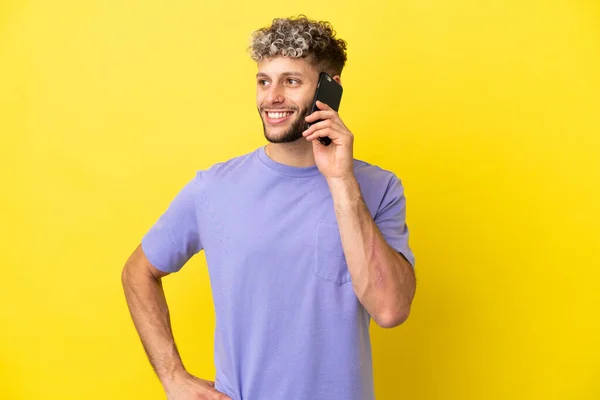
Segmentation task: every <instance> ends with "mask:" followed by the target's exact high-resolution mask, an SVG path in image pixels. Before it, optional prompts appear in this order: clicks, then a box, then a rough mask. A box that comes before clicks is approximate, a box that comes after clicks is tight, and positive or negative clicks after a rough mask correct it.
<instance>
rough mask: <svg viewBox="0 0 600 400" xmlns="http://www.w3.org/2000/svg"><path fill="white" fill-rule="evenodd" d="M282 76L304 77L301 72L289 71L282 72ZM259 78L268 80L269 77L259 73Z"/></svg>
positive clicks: (257, 75)
mask: <svg viewBox="0 0 600 400" xmlns="http://www.w3.org/2000/svg"><path fill="white" fill-rule="evenodd" d="M281 76H304V75H303V74H302V73H301V72H298V71H287V72H282V73H281ZM256 77H257V78H262V77H264V78H268V77H269V75H267V74H265V73H264V72H259V73H258V74H256Z"/></svg>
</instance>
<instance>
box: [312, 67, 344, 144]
mask: <svg viewBox="0 0 600 400" xmlns="http://www.w3.org/2000/svg"><path fill="white" fill-rule="evenodd" d="M342 92H343V89H342V85H340V84H339V83H337V82H336V81H335V80H334V79H333V78H332V77H330V76H329V75H328V74H327V73H325V72H321V73H320V74H319V82H318V83H317V90H316V91H315V98H314V99H313V102H312V109H311V111H310V113H311V114H312V113H313V112H315V111H319V107H317V100H319V101H320V102H322V103H325V104H327V105H328V106H329V107H331V108H333V109H334V110H335V111H338V110H339V108H340V101H341V100H342ZM309 115H310V114H309ZM319 121H321V120H318V121H315V122H312V123H310V124H309V126H312V125H313V124H316V123H317V122H319ZM319 142H321V143H322V144H323V145H325V146H328V145H330V144H331V139H330V138H328V137H320V138H319Z"/></svg>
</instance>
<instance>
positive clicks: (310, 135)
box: [302, 101, 354, 180]
mask: <svg viewBox="0 0 600 400" xmlns="http://www.w3.org/2000/svg"><path fill="white" fill-rule="evenodd" d="M317 107H318V108H319V111H315V112H314V113H312V114H310V115H309V116H307V117H306V122H310V123H312V122H314V121H318V120H321V121H320V122H317V123H316V124H314V125H312V126H311V127H310V128H308V129H307V130H305V131H304V132H303V133H302V135H303V136H304V137H305V138H306V140H309V141H312V142H313V153H314V157H315V163H316V164H317V167H318V168H319V171H321V173H322V174H323V176H325V178H326V179H328V180H329V179H336V180H337V179H347V178H351V177H353V176H354V155H353V145H354V135H353V134H352V132H350V131H349V130H348V128H346V125H344V123H343V122H342V120H341V119H340V116H339V115H338V113H337V111H335V110H334V109H332V108H331V107H329V106H328V105H327V104H325V103H322V102H320V101H317ZM325 136H328V137H329V138H330V139H331V143H330V144H329V145H328V146H325V145H323V144H322V143H321V142H319V141H318V140H317V139H318V138H319V137H325Z"/></svg>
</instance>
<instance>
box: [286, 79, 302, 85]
mask: <svg viewBox="0 0 600 400" xmlns="http://www.w3.org/2000/svg"><path fill="white" fill-rule="evenodd" d="M287 81H288V83H290V84H292V85H297V84H299V83H300V81H299V80H298V79H294V78H288V80H287Z"/></svg>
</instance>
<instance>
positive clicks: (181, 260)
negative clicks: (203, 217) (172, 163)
mask: <svg viewBox="0 0 600 400" xmlns="http://www.w3.org/2000/svg"><path fill="white" fill-rule="evenodd" d="M197 190H198V188H197V180H196V177H195V178H194V179H192V180H191V181H189V182H188V183H187V184H186V185H185V186H184V187H183V188H182V189H181V190H180V191H179V193H177V195H176V196H175V198H174V199H173V200H172V201H171V203H170V204H169V206H168V207H167V209H166V210H165V211H164V212H163V214H162V215H161V216H160V217H159V218H158V220H157V221H156V222H155V223H154V225H152V226H151V227H150V229H149V230H148V232H146V234H145V235H144V236H143V237H142V249H143V250H144V253H145V254H146V257H147V258H148V260H149V261H150V263H151V264H152V265H153V266H154V267H156V268H157V269H159V270H161V271H164V272H177V271H179V270H180V269H181V268H182V267H183V265H184V264H185V263H186V262H187V261H188V260H189V259H190V258H192V256H194V254H196V253H198V252H199V251H200V250H202V243H201V242H200V233H199V227H198V219H197V218H196V194H197Z"/></svg>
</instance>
